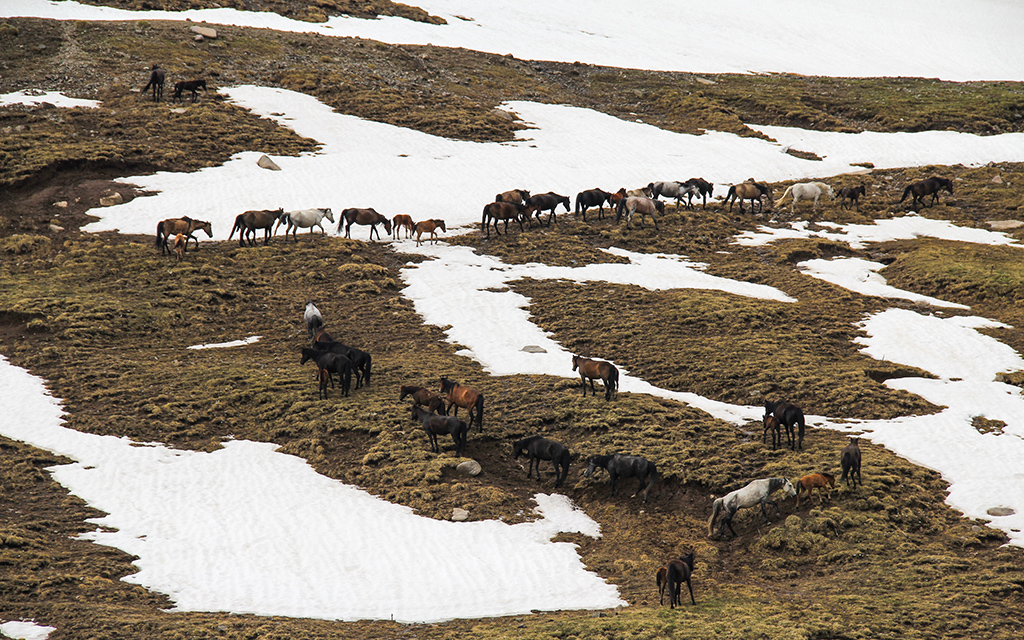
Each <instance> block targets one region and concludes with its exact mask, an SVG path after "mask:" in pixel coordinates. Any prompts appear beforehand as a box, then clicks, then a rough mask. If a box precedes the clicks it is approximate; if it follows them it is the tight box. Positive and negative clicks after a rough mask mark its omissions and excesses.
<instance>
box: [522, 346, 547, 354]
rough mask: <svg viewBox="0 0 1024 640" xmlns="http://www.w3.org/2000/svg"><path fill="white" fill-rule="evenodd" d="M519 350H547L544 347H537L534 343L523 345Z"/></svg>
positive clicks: (544, 351) (531, 351) (528, 351)
mask: <svg viewBox="0 0 1024 640" xmlns="http://www.w3.org/2000/svg"><path fill="white" fill-rule="evenodd" d="M520 351H525V352H526V353H547V352H548V350H547V349H545V348H544V347H538V346H537V345H535V344H528V345H526V346H525V347H523V348H522V349H520Z"/></svg>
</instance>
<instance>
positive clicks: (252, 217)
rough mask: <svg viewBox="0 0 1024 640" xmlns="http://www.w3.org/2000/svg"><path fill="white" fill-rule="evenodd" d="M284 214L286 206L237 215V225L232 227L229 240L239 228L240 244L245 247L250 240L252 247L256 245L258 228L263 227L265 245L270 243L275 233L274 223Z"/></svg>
mask: <svg viewBox="0 0 1024 640" xmlns="http://www.w3.org/2000/svg"><path fill="white" fill-rule="evenodd" d="M283 215H284V208H283V207H282V208H280V209H273V210H271V209H254V210H252V211H246V212H245V213H240V214H238V215H237V216H236V217H235V226H233V227H231V233H229V234H228V240H230V239H231V236H233V235H235V229H238V246H240V247H244V246H245V245H246V242H248V244H249V246H250V247H253V246H256V230H257V229H263V246H267V244H269V243H270V236H272V235H273V228H274V223H276V222H277V221H278V220H280V219H281V216H283Z"/></svg>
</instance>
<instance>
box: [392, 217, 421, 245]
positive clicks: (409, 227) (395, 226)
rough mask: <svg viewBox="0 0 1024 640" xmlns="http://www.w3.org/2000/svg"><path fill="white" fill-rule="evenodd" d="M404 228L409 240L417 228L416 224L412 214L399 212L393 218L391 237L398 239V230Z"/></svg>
mask: <svg viewBox="0 0 1024 640" xmlns="http://www.w3.org/2000/svg"><path fill="white" fill-rule="evenodd" d="M403 228H404V229H405V239H406V240H408V239H409V238H411V237H412V232H413V231H415V230H416V225H415V223H413V221H412V216H410V215H409V214H407V213H399V214H397V215H396V216H395V217H394V218H391V229H392V231H393V233H392V236H391V237H393V238H394V239H395V240H398V232H399V230H400V229H403Z"/></svg>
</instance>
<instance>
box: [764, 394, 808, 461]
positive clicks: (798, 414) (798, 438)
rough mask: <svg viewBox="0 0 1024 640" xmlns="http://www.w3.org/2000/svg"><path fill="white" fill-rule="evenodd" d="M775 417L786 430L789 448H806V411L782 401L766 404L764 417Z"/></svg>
mask: <svg viewBox="0 0 1024 640" xmlns="http://www.w3.org/2000/svg"><path fill="white" fill-rule="evenodd" d="M769 415H771V416H775V419H776V420H778V421H779V424H780V425H782V426H783V427H784V428H785V429H786V441H787V442H789V448H790V449H793V450H796V449H797V448H800V449H803V448H804V427H805V422H804V410H803V409H801V408H800V407H798V406H796V405H795V404H793V403H792V402H786V401H785V400H780V401H778V402H767V401H766V402H765V403H764V417H765V418H767V417H768V416H769ZM780 444H781V442H780Z"/></svg>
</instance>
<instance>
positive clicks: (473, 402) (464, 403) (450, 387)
mask: <svg viewBox="0 0 1024 640" xmlns="http://www.w3.org/2000/svg"><path fill="white" fill-rule="evenodd" d="M441 393H443V394H444V395H445V400H446V401H447V402H448V410H449V411H451V409H452V407H455V413H454V415H459V407H462V408H463V409H466V410H468V411H469V426H473V421H474V420H475V421H476V428H477V431H483V429H484V394H482V393H480V392H479V391H477V390H476V389H474V388H472V387H464V386H462V385H461V384H459V383H458V382H455V381H454V380H449V379H448V378H446V377H444V376H441Z"/></svg>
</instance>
